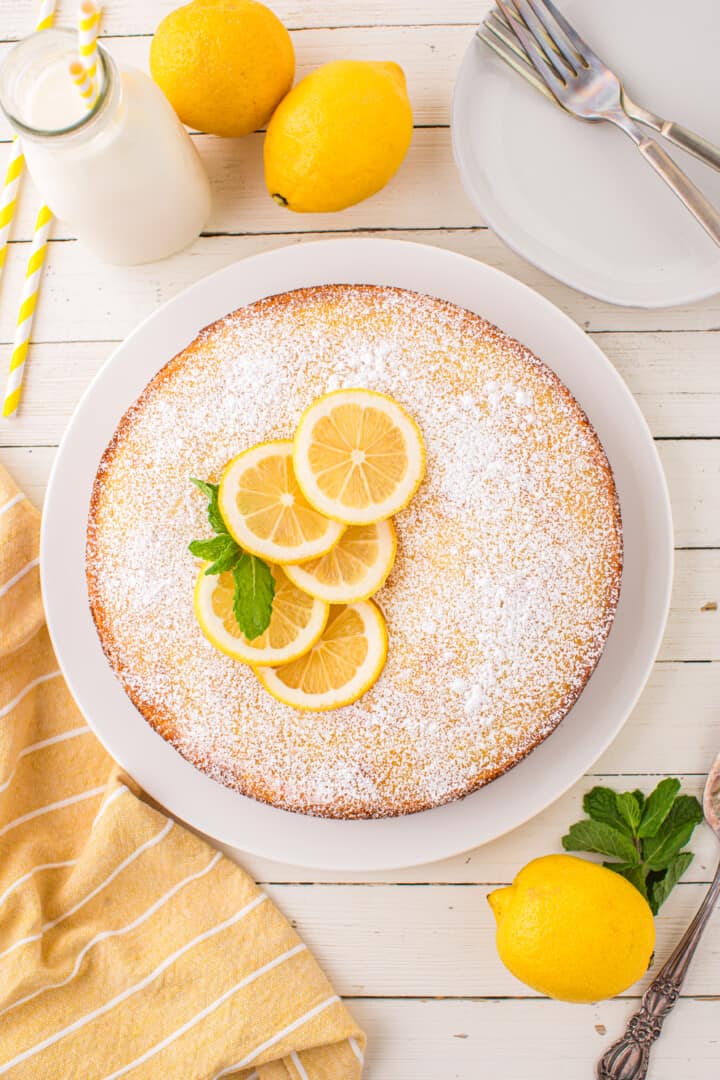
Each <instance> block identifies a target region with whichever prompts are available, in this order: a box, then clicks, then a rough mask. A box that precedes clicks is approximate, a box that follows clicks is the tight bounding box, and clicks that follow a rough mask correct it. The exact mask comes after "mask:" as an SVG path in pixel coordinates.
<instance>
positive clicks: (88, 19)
mask: <svg viewBox="0 0 720 1080" xmlns="http://www.w3.org/2000/svg"><path fill="white" fill-rule="evenodd" d="M99 30H100V7H99V5H98V4H96V3H95V0H83V2H82V3H81V4H80V11H79V13H78V51H79V53H80V59H81V60H82V62H83V64H84V66H85V70H86V71H87V73H88V78H89V79H90V82H91V83H92V87H93V93H97V85H98V78H97V36H98V31H99Z"/></svg>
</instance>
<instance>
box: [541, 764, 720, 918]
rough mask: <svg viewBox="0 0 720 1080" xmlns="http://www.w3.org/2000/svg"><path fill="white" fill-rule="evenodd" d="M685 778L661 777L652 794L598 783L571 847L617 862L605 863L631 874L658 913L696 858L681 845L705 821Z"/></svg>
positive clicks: (573, 830)
mask: <svg viewBox="0 0 720 1080" xmlns="http://www.w3.org/2000/svg"><path fill="white" fill-rule="evenodd" d="M679 791H680V781H679V780H676V779H674V778H673V777H668V778H667V779H665V780H661V781H660V783H659V784H658V786H657V787H656V788H655V790H654V791H652V792H651V793H650V794H649V795H648V796H645V795H643V793H642V791H623V792H618V791H613V789H612V788H607V787H594V788H593V789H592V791H588V792H587V794H586V795H585V798H584V799H583V810H584V811H585V813H586V814H587V817H586V818H584V819H583V820H582V821H578V822H576V823H575V824H574V825H572V826H571V827H570V829H569V831H568V833H567V835H566V836H563V838H562V844H563V847H564V848H565V850H566V851H594V852H598V853H599V854H600V855H610V856H612V857H613V858H614V859H616V860H618V861H616V862H606V863H604V864H603V865H604V866H606V867H607V868H608V869H609V870H614V871H615V873H616V874H621V875H622V877H624V878H627V880H628V881H629V882H631V884H633V885H634V886H635V888H636V889H637V890H638V891H639V892H641V893H642V895H643V896H644V897H645V899H646V900H647V902H648V903H649V905H650V907H651V909H652V912H653V914H654V915H657V913H658V911H659V909H660V907H661V906H662V905H663V904H664V903H665V901H666V900H667V898H668V896H669V895H670V893H671V892H672V890H673V889H674V887H675V886H676V885H677V883H678V881H679V880H680V878H681V877H682V875H683V874H684V873H685V871H686V870H687V868H688V867H689V865H690V863H691V862H692V861H693V858H694V856H693V854H692V852H691V851H683V850H682V849H683V848H684V847H685V845H686V844H687V843H688V842H689V840H690V837H691V836H692V834H693V832H694V831H695V826H696V825H698V824H699V823H700V822H701V821H702V819H703V812H702V807H701V805H700V803H699V802H698V800H697V799H696V798H695V796H694V795H680V794H679Z"/></svg>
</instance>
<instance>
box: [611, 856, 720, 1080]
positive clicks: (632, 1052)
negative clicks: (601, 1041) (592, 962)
mask: <svg viewBox="0 0 720 1080" xmlns="http://www.w3.org/2000/svg"><path fill="white" fill-rule="evenodd" d="M718 897H720V866H718V869H717V871H716V872H715V877H714V879H713V883H712V885H711V886H710V888H709V890H708V893H707V896H706V897H705V899H704V900H703V902H702V904H701V905H700V908H699V910H698V913H697V915H696V916H695V918H694V919H693V921H692V922H691V923H690V925H689V926H688V928H687V930H686V931H685V933H684V935H683V937H682V938H681V940H680V942H679V944H678V945H677V948H676V949H675V951H674V952H673V954H672V956H671V957H670V959H669V960H668V961H667V963H665V964H663V966H662V967H661V969H660V971H659V972H658V974H657V975H656V976H655V978H654V979H653V981H652V982H651V983H650V986H649V987H648V988H647V990H646V991H645V993H644V994H643V999H642V1003H641V1005H640V1008H639V1009H638V1011H637V1012H636V1013H634V1014H633V1015H632V1016H631V1017H630V1020H629V1021H628V1024H627V1027H626V1028H625V1034H624V1035H623V1036H622V1038H621V1039H618V1041H617V1042H616V1043H614V1044H613V1045H612V1046H611V1047H610V1049H609V1050H608V1051H607V1052H606V1053H605V1054H603V1056H602V1058H601V1059H600V1062H599V1063H598V1068H597V1077H598V1080H643V1078H644V1077H645V1075H646V1074H647V1069H648V1063H649V1061H650V1048H651V1047H652V1044H653V1043H654V1042H655V1040H656V1039H657V1038H658V1036H659V1034H660V1032H661V1031H662V1026H663V1023H664V1021H665V1017H666V1016H667V1014H668V1013H669V1012H670V1010H671V1009H672V1007H673V1005H674V1004H675V1002H676V1001H677V999H678V997H679V996H680V987H681V986H682V984H683V982H684V981H685V976H686V975H687V971H688V968H689V967H690V962H691V960H692V958H693V956H694V954H695V950H696V948H697V946H698V943H699V941H700V938H701V936H702V933H703V930H704V929H705V927H706V926H707V924H708V920H709V919H710V916H711V915H712V912H713V908H714V907H715V904H716V903H717V901H718Z"/></svg>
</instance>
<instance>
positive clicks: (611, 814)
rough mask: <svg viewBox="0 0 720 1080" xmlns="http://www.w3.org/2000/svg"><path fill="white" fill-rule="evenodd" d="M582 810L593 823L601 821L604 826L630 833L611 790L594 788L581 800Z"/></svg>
mask: <svg viewBox="0 0 720 1080" xmlns="http://www.w3.org/2000/svg"><path fill="white" fill-rule="evenodd" d="M583 810H584V811H585V813H586V814H587V815H588V817H591V818H592V819H593V821H603V822H605V824H606V825H612V826H613V827H614V828H616V829H620V830H621V832H626V833H628V835H630V834H631V833H632V830H631V829H630V828H629V827H628V824H627V822H626V821H625V819H624V817H623V815H622V814H621V813H620V809H619V807H618V803H617V797H616V794H615V792H614V791H613V789H612V788H608V787H594V788H592V790H591V791H588V792H587V793H586V795H585V797H584V799H583Z"/></svg>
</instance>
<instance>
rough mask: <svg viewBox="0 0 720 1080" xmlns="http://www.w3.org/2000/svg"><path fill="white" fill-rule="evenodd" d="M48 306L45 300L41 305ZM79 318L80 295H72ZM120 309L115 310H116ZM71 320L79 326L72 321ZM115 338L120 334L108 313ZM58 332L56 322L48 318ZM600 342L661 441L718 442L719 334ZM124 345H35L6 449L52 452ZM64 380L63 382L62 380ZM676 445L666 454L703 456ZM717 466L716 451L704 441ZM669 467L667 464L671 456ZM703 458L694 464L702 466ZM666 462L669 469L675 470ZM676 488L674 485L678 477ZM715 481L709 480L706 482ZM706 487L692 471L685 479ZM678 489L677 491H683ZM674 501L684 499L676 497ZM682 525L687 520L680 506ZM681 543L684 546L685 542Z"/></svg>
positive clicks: (710, 508)
mask: <svg viewBox="0 0 720 1080" xmlns="http://www.w3.org/2000/svg"><path fill="white" fill-rule="evenodd" d="M41 303H43V301H41ZM68 304H71V305H72V307H73V309H74V312H75V313H77V308H78V305H77V303H75V301H74V298H73V297H66V306H68ZM113 310H114V308H113ZM67 321H68V322H70V321H71V318H70V316H68V320H67ZM108 321H109V322H110V325H109V328H108V330H107V331H106V332H107V333H108V334H109V335H110V336H112V333H111V332H112V330H114V329H115V330H116V331H117V329H118V328H117V327H116V325H114V319H111V313H110V312H108ZM44 322H45V326H46V329H50V322H49V317H47V318H45V320H44ZM591 337H592V338H593V340H594V341H595V342H596V343H597V344H598V345H599V346H600V348H601V349H602V350H603V351H604V352H605V353H606V355H607V356H608V357H609V358H610V360H611V361H612V362H613V364H614V365H615V367H616V368H617V370H618V371H619V372H620V374H621V375H622V377H623V378H624V379H625V381H626V382H627V383H628V385H629V386H630V389H631V390H632V391H633V393H634V395H635V398H636V400H637V402H638V404H639V405H640V408H641V409H642V411H643V413H644V414H645V418H646V420H647V422H648V424H649V426H650V430H651V432H652V434H653V435H654V436H655V437H656V438H659V439H681V438H683V439H698V440H707V439H716V438H718V437H720V409H718V400H719V399H720V334H718V333H716V332H712V331H700V332H693V331H686V332H684V333H682V334H677V333H663V332H658V333H647V334H643V333H604V332H599V333H594V334H591ZM116 345H117V342H116V341H114V340H103V341H77V340H73V341H50V342H40V343H38V344H35V345H33V349H32V363H30V364H29V365H28V374H27V379H26V382H25V391H24V394H25V408H23V409H22V410H21V412H20V415H19V416H18V417H17V419H16V420H15V421H14V422H13V423H12V424H6V425H4V426H3V428H2V429H0V445H4V446H52V445H55V444H56V443H57V442H58V441H59V439H60V437H61V435H62V433H63V431H64V430H65V425H66V424H67V420H68V416H69V415H70V412H71V411H72V409H73V408H74V407H75V405H76V404H77V402H78V401H79V399H80V396H81V394H82V393H83V391H84V390H85V388H86V387H87V385H88V383H89V382H90V381H91V379H92V378H93V377H94V376H95V375H96V374H97V372H98V371H99V370H100V368H101V367H102V365H103V364H104V362H105V361H106V360H107V358H108V357H109V356H110V354H111V352H112V350H113V349H114V348H115V346H116ZM60 376H62V377H60ZM675 445H676V444H673V448H670V449H668V450H661V452H662V453H666V454H668V455H670V458H669V459H668V462H669V463H670V471H671V472H672V464H671V461H670V459H671V458H672V455H673V454H675V453H678V454H682V453H687V454H690V455H697V454H698V450H697V448H696V449H693V448H692V447H690V446H688V447H687V448H686V449H685V450H681V449H678V450H676V449H675V448H674V447H675ZM702 449H703V452H705V451H707V453H708V454H709V455H710V458H711V460H715V456H714V455H715V449H714V448H713V446H712V445H711V444H710V443H707V442H704V443H703V447H702ZM663 460H664V461H665V458H663ZM697 460H698V458H697V457H696V456H695V457H693V458H692V461H693V462H696V461H697ZM668 462H666V467H667V465H668ZM670 479H671V484H672V483H674V478H670ZM706 481H707V476H706V475H705V478H704V479H703V480H702V483H703V484H705V483H706ZM683 482H689V483H691V484H693V485H694V486H697V485H698V484H700V481H698V480H696V478H695V477H694V475H693V471H692V469H688V471H687V474H686V476H685V481H681V486H682V483H683ZM675 486H676V487H677V485H675ZM673 495H674V501H676V499H679V498H683V497H684V496H683V495H682V492H678V493H677V495H676V494H675V492H673ZM718 512H720V511H719V510H718V507H717V500H715V501H714V502H713V500H712V499H706V500H705V503H704V507H703V514H708V515H715V514H716V513H718ZM675 517H676V527H677V524H678V520H679V518H681V517H682V514H680V513H679V511H678V507H677V505H676V506H675ZM678 542H680V541H678Z"/></svg>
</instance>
